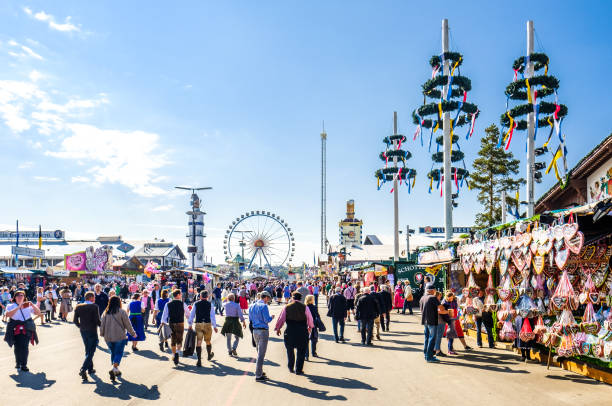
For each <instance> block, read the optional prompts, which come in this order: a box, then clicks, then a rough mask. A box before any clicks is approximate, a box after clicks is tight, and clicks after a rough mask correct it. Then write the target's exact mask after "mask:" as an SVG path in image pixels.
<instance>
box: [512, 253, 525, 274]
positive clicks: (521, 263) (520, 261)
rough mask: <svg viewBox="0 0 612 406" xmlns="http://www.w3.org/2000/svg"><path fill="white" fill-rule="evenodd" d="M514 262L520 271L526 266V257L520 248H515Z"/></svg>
mask: <svg viewBox="0 0 612 406" xmlns="http://www.w3.org/2000/svg"><path fill="white" fill-rule="evenodd" d="M512 263H513V264H514V265H515V266H516V269H518V270H519V272H520V271H522V270H523V268H525V258H524V257H523V253H522V252H521V251H520V250H518V249H515V250H514V251H512Z"/></svg>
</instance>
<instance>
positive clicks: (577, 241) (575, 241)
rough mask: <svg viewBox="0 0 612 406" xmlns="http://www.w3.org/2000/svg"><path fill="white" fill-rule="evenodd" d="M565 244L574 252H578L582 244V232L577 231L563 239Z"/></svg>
mask: <svg viewBox="0 0 612 406" xmlns="http://www.w3.org/2000/svg"><path fill="white" fill-rule="evenodd" d="M565 245H567V248H568V249H569V250H570V251H571V252H573V253H574V254H580V251H581V250H582V246H583V245H584V234H583V233H582V231H577V232H576V233H574V236H573V237H571V238H570V239H569V240H565Z"/></svg>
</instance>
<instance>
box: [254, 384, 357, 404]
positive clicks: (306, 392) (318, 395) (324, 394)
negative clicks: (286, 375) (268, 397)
mask: <svg viewBox="0 0 612 406" xmlns="http://www.w3.org/2000/svg"><path fill="white" fill-rule="evenodd" d="M264 384H265V385H269V386H276V387H279V388H283V389H287V390H288V391H289V392H291V393H295V394H298V395H302V396H304V397H307V398H313V399H318V400H347V399H346V397H345V396H342V395H334V396H329V391H323V390H315V389H308V388H303V387H301V386H296V385H292V384H290V383H286V382H281V381H274V380H272V379H270V380H268V381H266V382H265V383H264Z"/></svg>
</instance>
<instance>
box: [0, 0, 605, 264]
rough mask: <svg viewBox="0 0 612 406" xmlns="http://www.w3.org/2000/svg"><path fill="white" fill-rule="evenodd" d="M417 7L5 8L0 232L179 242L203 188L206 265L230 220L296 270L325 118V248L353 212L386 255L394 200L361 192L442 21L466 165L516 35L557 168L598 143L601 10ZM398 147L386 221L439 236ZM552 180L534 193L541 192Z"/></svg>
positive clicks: (569, 5) (305, 252) (491, 110)
mask: <svg viewBox="0 0 612 406" xmlns="http://www.w3.org/2000/svg"><path fill="white" fill-rule="evenodd" d="M422 4H423V3H422V2H418V3H416V2H408V1H396V2H391V1H378V2H365V1H353V2H323V1H315V2H295V1H284V2H280V1H278V2H272V1H265V2H248V1H231V2H180V4H179V5H176V4H175V5H172V7H168V3H167V2H156V1H147V2H145V1H131V2H120V1H107V2H82V1H61V2H60V1H58V2H44V1H31V2H28V1H25V2H24V1H5V2H2V4H0V151H1V155H0V156H1V157H2V159H1V160H0V168H1V172H0V180H1V184H2V190H3V194H2V196H3V198H2V201H1V203H0V224H1V225H2V226H3V228H6V227H8V226H9V225H12V224H14V220H15V219H17V218H19V219H20V220H21V222H22V223H23V224H25V225H30V226H37V225H38V224H42V225H43V228H46V229H56V228H61V229H65V230H68V231H72V232H73V233H74V235H83V236H85V235H90V236H97V235H108V234H113V235H116V234H121V235H123V236H125V237H129V238H133V239H136V238H150V237H165V238H168V239H172V240H174V241H176V242H180V243H182V244H184V243H185V232H186V229H185V228H186V226H185V224H186V218H185V214H184V211H185V210H186V209H187V204H188V197H187V196H186V195H184V194H180V193H175V192H174V191H173V190H172V188H173V186H175V185H201V186H212V187H213V188H214V189H213V190H212V191H210V192H206V193H205V194H203V195H202V197H203V199H204V202H205V210H206V211H207V213H208V215H207V216H206V227H207V233H208V236H209V237H208V238H207V240H206V250H207V255H212V257H213V260H214V261H215V262H218V261H219V260H221V259H222V238H223V234H224V230H225V229H226V227H227V225H228V223H230V222H231V221H232V219H233V218H235V217H236V215H239V214H240V213H243V212H244V211H246V210H258V209H266V210H271V211H274V212H276V213H278V214H279V215H281V216H282V217H283V218H284V219H285V220H287V222H288V223H289V224H290V225H291V226H292V228H293V230H294V231H295V237H296V259H297V261H296V262H301V261H302V260H305V261H308V262H310V261H311V260H312V254H313V251H315V250H318V245H319V243H318V241H319V197H320V195H319V193H320V192H319V177H320V172H319V171H320V168H319V162H320V161H319V160H320V156H319V147H320V137H319V133H320V131H321V121H322V120H325V127H326V130H327V133H328V147H327V150H328V236H329V239H330V241H331V242H332V243H335V242H337V236H338V231H337V222H338V221H339V220H340V219H341V218H342V217H343V216H344V211H345V201H346V200H347V199H351V198H352V199H355V201H356V210H357V216H358V217H361V218H362V219H363V220H364V231H365V233H367V234H377V235H379V236H380V237H381V239H382V240H383V242H386V243H391V235H392V220H393V213H392V198H391V195H390V194H389V192H388V188H387V190H386V191H385V190H381V191H377V190H376V181H375V178H374V177H373V173H374V171H375V170H376V169H377V168H379V167H380V166H381V162H380V161H379V159H378V153H379V152H380V151H382V149H383V148H384V144H383V143H382V142H381V140H382V138H383V137H384V136H386V135H388V134H390V133H391V131H392V114H393V111H394V110H397V111H398V115H399V122H400V130H401V131H402V132H403V133H404V134H406V135H409V136H410V135H411V134H412V133H413V132H414V125H412V123H411V121H410V114H411V112H412V110H414V109H415V108H416V107H418V105H419V104H420V103H422V95H421V93H420V87H421V84H422V83H423V82H424V81H425V80H427V79H428V78H429V77H430V74H431V70H430V67H429V65H428V63H427V61H428V59H429V58H430V56H431V55H434V54H438V53H439V52H440V22H441V19H442V18H444V17H446V18H449V24H450V27H451V47H452V49H453V50H457V51H460V52H462V53H463V55H464V63H463V66H462V71H461V73H462V74H463V75H466V76H468V77H470V78H471V80H472V86H473V89H472V91H471V92H470V94H469V99H470V100H471V101H472V102H475V103H476V104H478V106H479V109H480V110H481V115H480V117H479V119H478V120H477V123H476V130H475V133H474V137H473V138H472V139H471V140H470V141H469V142H466V141H463V142H462V143H461V147H462V150H464V151H465V152H466V163H468V164H469V163H470V162H471V160H472V159H473V158H474V157H475V156H476V151H477V149H478V146H479V141H478V139H479V137H480V136H481V135H482V133H483V130H484V128H485V127H486V126H488V125H489V124H491V123H498V121H499V116H500V114H501V113H502V112H503V111H504V104H505V97H504V94H503V92H504V89H505V87H506V85H507V84H508V83H509V82H510V81H511V80H512V74H513V72H512V69H511V65H512V61H513V60H514V59H515V58H517V57H518V56H520V55H523V54H524V53H525V22H526V21H527V19H533V20H534V23H535V28H536V35H537V42H536V51H545V52H546V53H547V54H548V55H549V57H550V58H551V63H550V70H549V72H550V73H551V74H554V75H555V76H556V77H558V78H559V79H560V81H561V85H560V90H559V100H560V101H561V102H562V103H564V104H566V105H567V106H568V108H569V116H568V117H567V119H566V120H565V122H564V132H565V133H566V135H567V146H568V150H569V156H568V164H569V166H570V167H571V166H573V165H574V164H575V163H576V162H577V161H578V160H579V159H580V158H581V157H582V156H583V155H584V154H585V153H587V152H588V151H590V149H591V148H592V147H593V146H594V145H596V144H597V143H598V142H599V141H600V140H601V139H602V138H604V137H605V136H607V135H608V134H609V133H610V132H611V129H612V128H611V125H610V123H609V120H607V117H609V116H610V113H612V100H611V99H610V97H608V96H606V95H607V94H608V93H607V92H606V91H605V88H604V87H602V86H605V83H606V81H607V77H608V67H609V66H610V65H611V64H612V60H611V59H612V52H611V45H610V38H611V31H610V28H609V24H608V20H609V18H610V17H611V16H612V13H611V7H610V5H609V3H607V2H603V1H600V2H588V3H576V2H570V1H565V2H555V3H554V6H553V5H551V4H549V3H532V4H531V5H529V7H524V8H523V9H522V10H521V9H520V8H519V7H517V6H516V4H514V3H508V2H504V3H502V2H488V1H483V2H461V3H460V2H453V3H448V4H445V5H444V7H435V8H434V7H431V8H430V9H429V10H427V9H425V8H423V7H422ZM441 10H443V11H441ZM409 138H410V139H411V137H409ZM524 139H525V135H524V132H522V133H518V134H517V135H516V136H515V140H514V141H513V144H512V146H511V149H512V150H513V152H514V153H515V154H516V155H517V157H519V158H520V159H521V160H524ZM407 146H408V148H409V149H410V150H411V151H412V152H413V159H412V160H411V161H410V162H409V163H410V165H409V166H411V167H413V168H416V169H417V171H418V173H419V176H418V177H417V186H416V190H414V191H413V192H412V194H410V195H408V192H407V190H406V189H404V188H402V190H401V194H400V207H401V213H400V223H401V224H407V223H410V224H411V225H415V226H424V225H434V226H440V225H442V224H443V214H442V200H441V199H440V197H439V194H436V193H433V194H431V195H429V194H428V193H427V187H428V183H427V179H426V178H425V173H426V172H427V171H428V170H429V168H430V167H431V158H430V154H429V153H427V151H426V150H425V149H423V148H422V147H421V146H420V145H419V144H417V143H414V142H412V141H410V142H409V143H408V145H407ZM523 166H524V165H521V168H523ZM553 182H554V176H552V175H549V176H546V177H545V181H544V183H542V184H540V185H537V187H536V195H537V196H539V195H540V194H542V193H543V192H545V191H546V190H547V189H548V188H549V187H550V186H551V185H552V184H553ZM475 195H476V193H475V192H467V193H464V192H462V195H461V197H460V205H459V208H458V209H456V210H455V213H454V216H455V224H456V225H461V226H465V225H470V224H471V223H472V221H473V218H474V214H475V212H476V211H477V210H478V205H477V203H476V200H475ZM523 196H524V193H523Z"/></svg>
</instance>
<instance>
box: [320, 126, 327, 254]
mask: <svg viewBox="0 0 612 406" xmlns="http://www.w3.org/2000/svg"><path fill="white" fill-rule="evenodd" d="M326 144H327V133H326V132H325V122H323V132H322V133H321V254H323V255H325V254H326V253H327V251H326V247H325V246H326V241H327V213H326V211H327V173H326V172H327V150H326Z"/></svg>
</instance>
